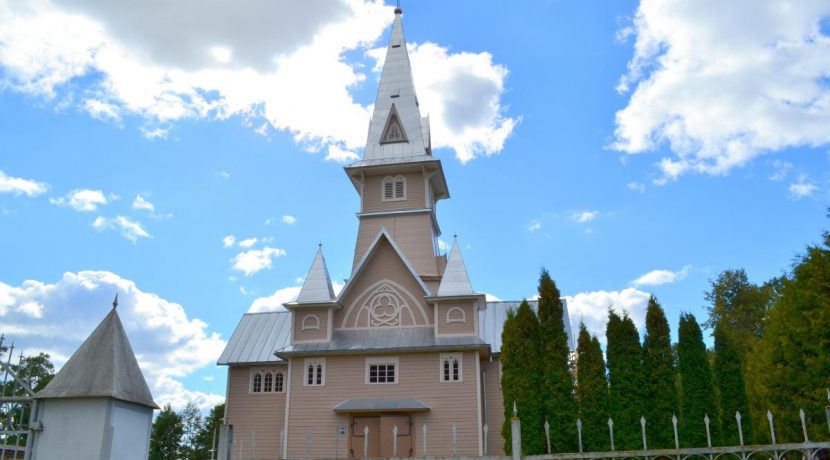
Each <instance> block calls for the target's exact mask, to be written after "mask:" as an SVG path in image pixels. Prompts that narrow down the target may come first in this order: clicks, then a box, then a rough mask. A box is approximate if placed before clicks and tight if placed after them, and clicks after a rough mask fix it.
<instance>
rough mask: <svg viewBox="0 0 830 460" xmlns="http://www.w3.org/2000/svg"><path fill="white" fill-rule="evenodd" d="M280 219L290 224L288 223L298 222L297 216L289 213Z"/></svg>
mask: <svg viewBox="0 0 830 460" xmlns="http://www.w3.org/2000/svg"><path fill="white" fill-rule="evenodd" d="M280 220H281V221H282V223H284V224H288V225H291V224H295V223H297V218H296V217H294V216H291V215H288V214H286V215H284V216H282V217H281V218H280Z"/></svg>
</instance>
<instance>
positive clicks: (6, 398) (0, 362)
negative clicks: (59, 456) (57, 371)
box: [0, 334, 36, 460]
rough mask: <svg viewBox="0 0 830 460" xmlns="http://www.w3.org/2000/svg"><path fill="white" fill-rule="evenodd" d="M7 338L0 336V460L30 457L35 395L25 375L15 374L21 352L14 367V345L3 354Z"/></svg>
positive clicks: (20, 360)
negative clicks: (30, 420)
mask: <svg viewBox="0 0 830 460" xmlns="http://www.w3.org/2000/svg"><path fill="white" fill-rule="evenodd" d="M5 342H6V336H5V335H3V334H0V378H2V387H0V460H6V459H24V460H28V459H29V457H30V455H31V449H32V437H31V436H30V429H31V428H32V427H30V426H29V416H30V414H31V413H32V410H33V409H35V404H36V403H35V402H34V398H33V397H34V392H33V391H32V389H31V387H30V385H29V379H28V376H26V375H18V374H17V373H16V372H15V371H14V368H15V367H16V368H17V369H21V368H22V366H21V364H23V353H22V352H18V357H17V366H13V365H12V361H13V356H14V349H15V346H14V342H12V343H11V345H10V346H9V347H8V349H7V350H6V351H5V352H4V351H3V350H4V348H3V347H4V344H5Z"/></svg>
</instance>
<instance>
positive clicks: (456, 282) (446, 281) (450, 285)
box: [438, 238, 474, 296]
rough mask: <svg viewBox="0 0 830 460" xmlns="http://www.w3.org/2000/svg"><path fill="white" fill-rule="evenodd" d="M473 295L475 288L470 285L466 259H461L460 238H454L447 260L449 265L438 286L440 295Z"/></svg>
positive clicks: (445, 268)
mask: <svg viewBox="0 0 830 460" xmlns="http://www.w3.org/2000/svg"><path fill="white" fill-rule="evenodd" d="M472 294H474V293H473V286H472V285H471V284H470V276H469V275H468V274H467V266H466V265H464V258H462V257H461V249H460V247H459V245H458V238H453V242H452V249H450V255H449V257H448V258H447V265H446V267H444V274H443V276H441V284H440V285H439V286H438V295H439V296H454V295H472Z"/></svg>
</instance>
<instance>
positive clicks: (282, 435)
mask: <svg viewBox="0 0 830 460" xmlns="http://www.w3.org/2000/svg"><path fill="white" fill-rule="evenodd" d="M284 452H285V430H280V455H279V457H278V458H284V457H283V453H284Z"/></svg>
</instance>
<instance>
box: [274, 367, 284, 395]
mask: <svg viewBox="0 0 830 460" xmlns="http://www.w3.org/2000/svg"><path fill="white" fill-rule="evenodd" d="M274 391H275V392H277V393H282V391H283V377H282V372H277V374H276V375H275V376H274Z"/></svg>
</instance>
